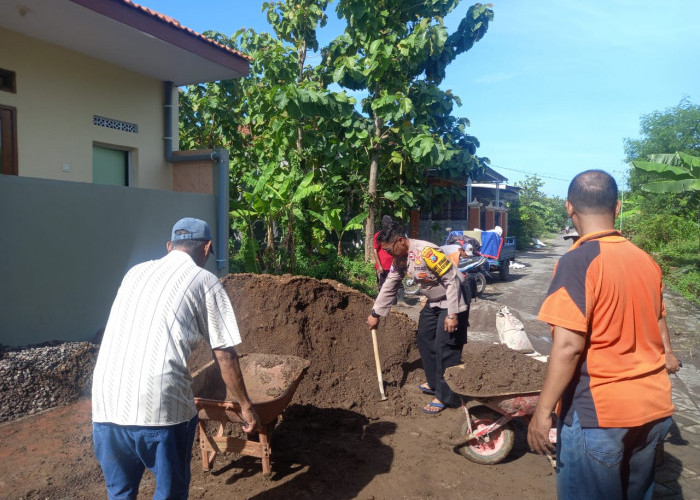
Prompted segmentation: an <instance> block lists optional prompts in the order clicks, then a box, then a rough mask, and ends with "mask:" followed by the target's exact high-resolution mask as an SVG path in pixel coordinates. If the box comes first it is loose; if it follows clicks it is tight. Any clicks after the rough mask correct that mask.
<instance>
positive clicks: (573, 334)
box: [528, 170, 679, 500]
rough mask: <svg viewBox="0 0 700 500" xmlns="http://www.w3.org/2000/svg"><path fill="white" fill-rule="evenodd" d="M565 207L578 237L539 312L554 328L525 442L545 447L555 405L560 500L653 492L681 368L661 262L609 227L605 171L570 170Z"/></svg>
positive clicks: (609, 184)
mask: <svg viewBox="0 0 700 500" xmlns="http://www.w3.org/2000/svg"><path fill="white" fill-rule="evenodd" d="M566 210H567V213H568V214H569V217H571V219H572V221H573V224H574V227H575V228H576V230H577V232H578V234H580V235H582V236H581V238H580V239H579V240H578V241H576V243H575V244H574V245H573V246H572V247H571V249H570V250H569V251H568V252H567V253H566V254H565V255H564V256H563V257H562V258H561V259H560V260H559V262H558V263H557V266H556V268H555V272H554V277H553V278H552V282H551V284H550V287H549V291H548V292H547V298H546V299H545V301H544V303H543V304H542V308H541V309H540V313H539V315H538V319H540V320H542V321H545V322H547V323H549V324H550V325H551V326H552V350H551V354H550V358H549V366H548V370H547V376H546V378H545V382H544V387H543V389H542V393H541V394H540V397H539V402H538V404H537V408H536V409H535V413H534V415H533V417H532V420H531V422H530V425H529V428H528V443H529V444H530V447H531V448H532V449H533V450H534V451H536V452H538V453H546V452H548V451H550V450H551V449H552V444H551V442H550V441H549V428H550V427H551V414H552V412H553V410H554V409H555V405H556V407H557V408H556V409H557V416H558V419H557V420H558V423H557V443H556V454H557V497H558V498H559V499H560V500H561V499H589V498H605V499H628V498H630V499H632V498H635V499H636V498H639V499H642V498H644V499H651V497H652V494H653V490H654V455H655V447H656V445H657V444H658V443H659V442H661V441H662V440H663V438H664V437H665V435H666V433H667V432H668V429H669V427H670V425H671V415H672V414H673V404H672V403H671V382H670V379H669V377H668V373H675V372H676V371H677V370H678V367H679V363H678V360H677V359H676V357H675V355H674V354H673V350H672V349H671V344H670V341H669V336H668V329H667V326H666V320H665V319H664V317H665V315H666V309H665V307H664V303H663V297H662V288H663V286H662V283H661V270H660V268H659V266H658V265H657V264H656V263H655V262H654V261H653V260H652V258H651V257H650V256H649V255H648V254H647V253H645V252H644V251H642V250H640V249H639V248H637V247H636V246H634V245H633V244H632V243H630V242H629V241H627V240H626V239H625V238H624V237H623V236H622V235H621V234H620V233H619V232H618V231H616V230H615V229H614V222H615V217H617V215H618V214H619V211H620V203H619V201H618V200H617V185H616V183H615V180H614V179H613V178H612V177H611V176H610V175H609V174H607V173H606V172H603V171H601V170H588V171H586V172H583V173H581V174H579V175H577V176H576V177H574V179H573V181H571V185H570V186H569V192H568V196H567V201H566Z"/></svg>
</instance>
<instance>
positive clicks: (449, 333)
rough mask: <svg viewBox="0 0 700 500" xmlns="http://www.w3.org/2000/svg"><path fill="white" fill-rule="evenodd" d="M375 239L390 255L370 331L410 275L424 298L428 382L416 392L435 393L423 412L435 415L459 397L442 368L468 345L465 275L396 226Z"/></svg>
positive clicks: (421, 326)
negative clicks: (446, 380)
mask: <svg viewBox="0 0 700 500" xmlns="http://www.w3.org/2000/svg"><path fill="white" fill-rule="evenodd" d="M377 241H378V242H379V244H380V245H381V246H382V248H383V249H384V250H385V251H386V252H387V253H389V254H390V255H391V256H392V257H393V263H392V266H391V271H390V272H389V275H388V276H387V279H386V281H385V282H384V285H383V286H382V289H381V290H380V291H379V295H378V296H377V298H376V300H375V302H374V306H373V308H372V312H371V313H370V315H369V317H368V318H367V324H368V326H369V328H370V329H372V328H376V327H377V325H378V324H379V318H380V317H382V316H387V315H388V314H389V311H390V310H391V305H392V302H393V301H394V298H395V297H396V293H397V291H398V289H399V287H400V286H401V281H402V279H403V277H404V276H407V275H408V276H411V277H412V278H414V279H415V280H416V282H417V283H418V284H420V287H421V293H422V294H423V295H425V297H426V298H427V301H426V304H425V306H424V307H423V309H422V310H421V312H420V318H419V320H418V332H417V340H418V350H419V352H420V357H421V361H422V362H423V369H424V370H425V377H426V380H427V383H426V384H420V385H419V386H418V387H419V389H420V390H421V391H422V392H424V393H426V394H430V395H434V398H433V400H432V401H430V402H429V403H428V404H427V405H425V407H424V408H423V412H425V413H428V414H436V413H440V412H441V411H443V410H444V409H445V408H446V407H448V406H449V407H455V406H458V405H459V404H460V399H459V396H458V395H457V394H455V393H454V392H452V390H451V389H450V388H449V386H448V385H447V382H445V377H444V375H445V369H446V368H448V367H450V366H454V365H457V364H459V362H460V358H461V356H462V348H463V347H464V344H465V343H466V342H467V324H468V315H469V312H468V304H467V302H466V300H465V298H464V296H463V294H462V281H463V279H464V278H463V276H462V274H461V273H460V272H459V270H458V269H457V268H456V267H455V266H454V265H453V264H452V262H451V261H450V259H449V258H448V257H447V256H446V255H445V254H444V252H442V250H441V249H440V247H438V246H436V245H433V244H432V243H430V242H427V241H422V240H417V239H409V238H406V237H405V236H404V233H403V226H402V225H401V224H399V223H397V222H392V223H391V224H390V225H388V226H386V227H383V228H382V230H381V231H379V235H378V236H377Z"/></svg>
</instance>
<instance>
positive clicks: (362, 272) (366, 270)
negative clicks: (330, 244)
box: [295, 253, 377, 296]
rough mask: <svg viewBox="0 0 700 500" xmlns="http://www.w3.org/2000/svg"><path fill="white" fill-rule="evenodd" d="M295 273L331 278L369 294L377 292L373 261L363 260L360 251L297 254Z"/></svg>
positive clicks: (317, 277)
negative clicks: (348, 253)
mask: <svg viewBox="0 0 700 500" xmlns="http://www.w3.org/2000/svg"><path fill="white" fill-rule="evenodd" d="M295 274H298V275H301V276H310V277H311V278H316V279H332V280H335V281H338V282H340V283H342V284H344V285H347V286H349V287H351V288H354V289H355V290H358V291H360V292H362V293H364V294H366V295H370V296H374V295H375V294H376V292H377V274H376V272H375V270H374V263H372V262H365V260H364V256H363V254H361V253H357V254H353V255H341V256H338V255H336V254H335V253H329V254H326V255H312V256H308V255H305V256H298V257H297V268H296V271H295Z"/></svg>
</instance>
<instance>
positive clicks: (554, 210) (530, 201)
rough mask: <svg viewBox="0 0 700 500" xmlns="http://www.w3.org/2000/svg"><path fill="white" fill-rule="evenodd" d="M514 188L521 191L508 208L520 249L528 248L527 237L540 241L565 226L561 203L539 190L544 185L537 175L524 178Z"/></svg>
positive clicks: (528, 239)
mask: <svg viewBox="0 0 700 500" xmlns="http://www.w3.org/2000/svg"><path fill="white" fill-rule="evenodd" d="M516 185H518V186H519V187H520V188H521V189H520V194H519V196H518V200H517V201H515V202H513V203H511V204H510V206H509V209H510V215H509V221H510V224H511V227H512V228H513V234H514V235H515V237H516V243H517V245H518V247H519V248H527V247H528V246H529V244H530V238H541V237H542V236H544V235H545V234H546V233H548V232H555V231H559V230H561V228H562V227H564V226H565V225H566V221H567V219H568V217H567V215H566V208H565V205H564V200H563V199H561V198H559V197H549V196H547V195H545V194H544V193H543V192H542V191H541V190H540V188H541V187H542V186H544V181H543V180H542V179H540V178H539V177H538V176H537V175H532V176H527V177H526V178H525V180H524V181H523V182H520V183H516Z"/></svg>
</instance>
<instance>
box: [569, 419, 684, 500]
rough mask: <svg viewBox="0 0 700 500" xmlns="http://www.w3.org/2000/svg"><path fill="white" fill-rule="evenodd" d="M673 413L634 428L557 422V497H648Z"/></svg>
mask: <svg viewBox="0 0 700 500" xmlns="http://www.w3.org/2000/svg"><path fill="white" fill-rule="evenodd" d="M670 427H671V417H666V418H662V419H659V420H654V421H653V422H648V423H646V424H644V425H640V426H638V427H630V428H602V427H585V428H582V427H581V425H580V422H579V419H578V414H576V413H574V416H573V421H572V423H571V425H570V426H569V425H566V424H564V423H563V422H562V421H561V420H559V422H558V423H557V498H558V499H559V500H573V499H582V500H583V499H593V498H595V499H598V498H601V499H602V498H604V499H606V500H616V499H620V500H623V499H625V500H626V499H635V500H636V499H640V500H641V499H644V500H651V498H652V494H653V492H654V455H655V449H656V445H657V444H658V443H660V442H661V441H663V439H664V438H665V437H666V434H667V433H668V430H669V428H670Z"/></svg>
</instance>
